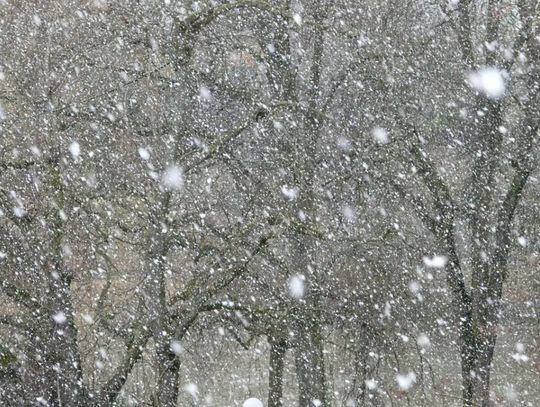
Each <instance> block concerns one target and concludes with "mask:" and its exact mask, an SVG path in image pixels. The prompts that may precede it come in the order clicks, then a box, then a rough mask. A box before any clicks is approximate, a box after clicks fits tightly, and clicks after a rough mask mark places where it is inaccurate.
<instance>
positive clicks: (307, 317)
mask: <svg viewBox="0 0 540 407" xmlns="http://www.w3.org/2000/svg"><path fill="white" fill-rule="evenodd" d="M301 317H302V318H301V319H299V320H297V326H298V329H297V334H298V335H299V337H298V338H297V339H298V342H297V346H296V375H297V381H298V390H299V393H300V394H299V406H300V407H313V406H315V407H326V406H328V404H327V398H326V377H325V366H324V352H323V345H324V344H323V340H322V337H321V324H320V317H319V315H318V314H317V312H313V311H312V310H305V311H304V313H303V314H302V315H301Z"/></svg>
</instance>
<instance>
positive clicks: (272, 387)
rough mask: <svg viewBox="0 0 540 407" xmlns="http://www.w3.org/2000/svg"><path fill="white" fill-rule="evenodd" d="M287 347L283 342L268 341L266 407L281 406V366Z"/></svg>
mask: <svg viewBox="0 0 540 407" xmlns="http://www.w3.org/2000/svg"><path fill="white" fill-rule="evenodd" d="M286 351H287V345H286V343H285V341H284V340H275V339H271V340H270V372H269V373H270V374H269V378H268V382H269V383H268V407H281V406H282V405H283V366H284V364H285V353H286Z"/></svg>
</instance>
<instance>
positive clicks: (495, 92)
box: [467, 67, 506, 99]
mask: <svg viewBox="0 0 540 407" xmlns="http://www.w3.org/2000/svg"><path fill="white" fill-rule="evenodd" d="M467 78H468V81H469V84H470V85H471V87H472V88H473V89H475V90H477V91H478V92H480V93H483V94H484V95H485V96H487V97H488V98H490V99H499V98H501V97H502V96H503V95H504V92H505V90H506V84H505V79H504V75H503V72H502V71H500V70H498V69H496V68H492V67H485V68H483V69H480V70H478V71H475V72H471V73H469V75H468V77H467Z"/></svg>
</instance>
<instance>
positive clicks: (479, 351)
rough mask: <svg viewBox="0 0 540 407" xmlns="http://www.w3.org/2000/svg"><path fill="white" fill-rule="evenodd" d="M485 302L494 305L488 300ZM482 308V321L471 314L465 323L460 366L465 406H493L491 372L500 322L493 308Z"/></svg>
mask: <svg viewBox="0 0 540 407" xmlns="http://www.w3.org/2000/svg"><path fill="white" fill-rule="evenodd" d="M486 301H487V299H486ZM485 305H487V306H488V307H489V308H492V307H491V306H490V305H489V304H487V303H486V304H485ZM481 308H482V309H483V312H484V313H485V314H484V317H483V318H482V319H481V321H478V320H472V319H471V318H470V317H469V318H468V319H467V320H466V322H465V323H464V325H463V326H462V334H461V341H462V348H461V366H462V384H463V405H464V406H466V407H472V406H475V407H477V406H482V407H488V406H490V405H491V401H490V395H489V391H490V375H491V368H492V362H493V354H494V350H495V343H496V341H497V327H498V321H497V319H496V316H495V314H494V313H493V309H492V310H491V311H487V310H486V308H487V307H481ZM469 315H470V314H469Z"/></svg>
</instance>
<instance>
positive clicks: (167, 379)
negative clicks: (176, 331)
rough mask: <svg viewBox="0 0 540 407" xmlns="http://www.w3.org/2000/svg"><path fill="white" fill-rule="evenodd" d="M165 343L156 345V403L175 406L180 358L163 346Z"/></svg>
mask: <svg viewBox="0 0 540 407" xmlns="http://www.w3.org/2000/svg"><path fill="white" fill-rule="evenodd" d="M164 345H165V344H162V345H159V346H157V347H156V352H157V355H158V358H157V364H158V366H157V374H158V386H157V387H158V388H157V393H156V405H158V406H162V407H175V406H176V405H177V400H178V373H179V370H180V360H179V359H178V357H177V356H176V355H175V354H174V353H173V352H172V351H171V350H170V349H169V345H168V344H167V345H165V346H167V348H165V349H164V348H163V346H164Z"/></svg>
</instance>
